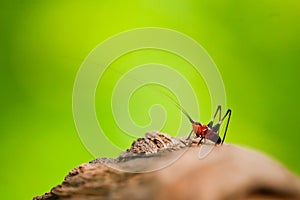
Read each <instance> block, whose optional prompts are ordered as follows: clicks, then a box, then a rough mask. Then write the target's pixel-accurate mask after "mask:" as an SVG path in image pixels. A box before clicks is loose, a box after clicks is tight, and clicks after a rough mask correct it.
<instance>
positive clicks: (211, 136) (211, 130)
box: [174, 102, 231, 145]
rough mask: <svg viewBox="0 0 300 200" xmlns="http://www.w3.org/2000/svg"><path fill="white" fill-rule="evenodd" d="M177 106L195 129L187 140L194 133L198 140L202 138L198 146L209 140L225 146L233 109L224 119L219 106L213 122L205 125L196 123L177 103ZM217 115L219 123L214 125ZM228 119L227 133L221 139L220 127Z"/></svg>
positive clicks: (228, 111)
mask: <svg viewBox="0 0 300 200" xmlns="http://www.w3.org/2000/svg"><path fill="white" fill-rule="evenodd" d="M174 103H175V102H174ZM175 104H176V106H177V107H178V108H179V109H180V110H181V111H182V113H183V114H184V115H185V116H186V117H187V118H188V119H189V121H190V122H191V124H192V127H193V129H192V131H191V132H190V134H189V136H188V138H187V140H189V139H190V137H191V135H192V133H195V134H196V138H198V137H200V140H199V142H198V145H199V144H201V142H202V141H203V139H208V140H210V141H213V142H214V143H216V144H223V142H224V140H225V137H226V132H227V129H228V125H229V121H230V117H231V109H228V110H227V111H226V113H225V115H224V116H223V117H222V115H221V105H219V106H218V107H217V110H216V112H215V114H214V115H213V117H212V120H211V121H210V122H209V123H208V124H207V125H205V124H201V123H200V122H197V121H194V120H193V119H192V118H191V117H190V115H189V114H188V113H187V112H186V111H185V110H184V109H183V108H182V107H181V106H180V105H179V104H177V103H175ZM217 115H218V122H217V123H216V124H214V122H215V119H216V117H217ZM226 117H227V122H226V127H225V131H224V134H223V139H221V137H220V136H219V132H220V127H221V125H222V123H223V121H224V120H225V119H226Z"/></svg>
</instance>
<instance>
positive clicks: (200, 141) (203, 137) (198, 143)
mask: <svg viewBox="0 0 300 200" xmlns="http://www.w3.org/2000/svg"><path fill="white" fill-rule="evenodd" d="M203 139H204V137H202V136H201V139H200V141H199V142H198V146H199V144H201V142H202V140H203Z"/></svg>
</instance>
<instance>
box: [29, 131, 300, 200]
mask: <svg viewBox="0 0 300 200" xmlns="http://www.w3.org/2000/svg"><path fill="white" fill-rule="evenodd" d="M186 142H187V141H185V140H184V139H182V138H172V137H170V136H168V135H164V134H160V133H158V132H151V133H148V134H147V135H146V137H145V138H141V139H139V140H137V141H135V142H134V143H133V145H132V147H131V148H130V149H128V150H127V151H126V152H125V153H124V154H122V155H121V156H120V157H119V158H117V159H105V158H102V159H96V160H94V161H92V162H91V163H86V164H82V165H80V166H79V167H76V168H75V169H73V170H71V172H70V173H69V174H68V175H67V176H66V178H65V180H64V181H63V183H62V184H61V185H58V186H56V187H54V188H52V190H51V191H50V192H49V193H47V194H45V195H43V196H40V197H35V198H34V199H35V200H41V199H47V200H56V199H62V200H75V199H76V200H78V199H84V200H96V199H97V200H98V199H131V200H140V199H145V200H148V199H149V200H150V199H172V200H182V199H191V200H192V199H197V200H199V199H209V200H214V199H253V200H254V199H300V181H299V178H298V177H297V176H295V175H294V174H292V173H291V172H290V171H288V170H287V169H286V168H285V167H283V166H282V165H281V164H279V163H278V162H276V161H274V160H272V159H270V158H269V157H267V156H266V155H264V154H262V153H260V152H257V151H254V150H251V149H248V148H244V147H239V146H237V145H230V144H225V143H224V144H223V145H222V146H221V145H219V146H215V147H214V148H213V151H212V152H211V153H210V154H209V155H208V156H207V157H205V158H204V159H199V158H198V155H199V148H200V147H199V146H197V145H194V143H197V141H193V143H192V144H191V145H190V144H189V142H188V143H186ZM187 144H189V145H188V146H191V147H189V148H186V145H187ZM178 155H181V156H178ZM174 156H175V157H176V156H178V157H179V159H177V160H176V161H175V162H173V163H172V164H170V165H168V166H165V164H166V161H168V160H170V159H172V158H174ZM107 165H109V166H112V165H113V166H114V167H120V168H123V169H124V167H125V166H134V167H136V168H137V169H139V170H141V169H145V170H147V169H153V167H161V166H165V167H163V168H162V169H160V170H157V171H153V172H148V173H128V172H124V171H119V170H116V169H113V168H111V167H108V166H107Z"/></svg>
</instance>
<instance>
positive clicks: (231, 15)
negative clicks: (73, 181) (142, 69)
mask: <svg viewBox="0 0 300 200" xmlns="http://www.w3.org/2000/svg"><path fill="white" fill-rule="evenodd" d="M0 5H1V7H0V10H1V12H0V16H1V17H0V20H1V21H0V24H1V33H0V34H1V39H0V41H1V49H0V51H1V52H0V61H1V68H0V87H1V98H0V103H1V115H0V132H1V135H0V141H1V142H0V146H1V151H0V152H1V159H2V162H1V167H0V169H1V171H2V173H3V175H2V182H3V184H2V187H1V189H0V190H1V194H2V195H1V197H2V198H3V199H30V198H32V197H33V196H35V195H41V194H43V193H44V192H47V191H49V190H50V188H51V187H52V186H54V185H57V184H59V183H61V181H62V179H63V177H64V176H65V175H66V174H67V172H68V171H69V170H70V169H72V168H73V167H75V166H77V165H79V164H81V163H83V162H88V161H90V160H92V159H93V158H92V156H91V155H90V154H89V153H88V151H87V150H86V149H85V147H84V146H83V145H82V144H81V142H80V139H79V137H78V135H77V132H76V128H75V125H74V122H73V116H72V89H73V83H74V80H75V77H76V73H77V70H78V69H79V67H80V65H81V63H82V61H83V59H84V58H85V57H86V56H87V54H88V53H89V52H90V51H91V50H92V49H93V48H94V47H95V46H96V45H97V44H99V43H100V42H102V41H103V40H105V39H106V38H108V37H109V36H112V35H114V34H117V33H119V32H121V31H125V30H128V29H132V28H139V27H149V26H151V27H164V28H170V29H174V30H177V31H180V32H182V33H184V34H186V35H188V36H190V37H192V38H194V39H195V40H196V41H198V42H199V43H200V44H201V45H202V46H203V47H204V48H205V49H206V50H207V51H208V53H209V54H210V55H211V57H212V58H213V60H214V61H215V63H216V64H217V66H218V68H219V70H220V73H221V74H222V77H223V80H224V83H225V87H226V92H227V100H228V107H230V108H231V109H232V110H233V115H232V121H231V124H230V129H229V133H228V135H227V138H226V141H227V142H230V143H238V144H242V145H245V146H250V147H254V148H256V149H259V150H261V151H264V152H267V153H268V154H270V155H271V156H272V157H274V158H276V159H277V160H280V161H281V162H282V163H283V164H284V165H286V166H287V167H288V168H289V169H291V170H292V171H294V172H296V173H297V174H298V175H299V174H300V160H299V141H300V134H299V130H298V127H297V124H298V121H299V115H298V114H299V112H300V109H299V104H298V103H299V101H300V98H299V97H300V95H299V90H298V89H297V88H298V87H299V85H300V78H299V75H300V69H299V67H300V66H299V63H300V56H299V52H300V37H299V35H300V3H299V1H292V0H288V1H277V0H275V1H274V0H273V1H271V0H262V1H238V0H235V1H234V0H232V1H220V0H219V1H208V0H206V1H196V0H189V1H127V2H126V1H88V2H84V1H82V2H79V1H51V2H50V1H49V2H48V1H43V2H42V1H30V0H29V1H26V2H23V1H7V2H1V3H0ZM143 55H144V56H145V57H147V54H146V53H145V54H143ZM194 79H195V78H194ZM191 81H193V77H191ZM297 91H298V92H297ZM136 95H137V96H138V94H136ZM206 96H207V94H205V97H204V98H206ZM97 98H98V99H99V96H97ZM142 111H143V112H145V111H144V110H142ZM208 111H209V112H210V109H209V110H208ZM172 112H174V113H177V111H172ZM209 112H207V113H206V114H205V113H204V114H205V116H204V117H203V120H208V119H209V116H210V113H209ZM134 113H138V110H135V111H134ZM138 115H139V116H140V115H141V113H138ZM170 116H171V118H170V120H176V118H177V117H179V116H180V115H179V114H178V113H177V114H171V115H170ZM201 119H202V118H201ZM112 131H113V130H112ZM127 146H130V144H128V145H127Z"/></svg>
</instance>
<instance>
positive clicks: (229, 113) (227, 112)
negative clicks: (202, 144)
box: [220, 109, 231, 144]
mask: <svg viewBox="0 0 300 200" xmlns="http://www.w3.org/2000/svg"><path fill="white" fill-rule="evenodd" d="M227 116H228V118H227V122H226V127H225V131H224V136H223V139H222V142H221V144H223V142H224V140H225V137H226V133H227V129H228V125H229V121H230V117H231V110H230V109H228V110H227V111H226V114H225V115H224V116H223V118H222V119H221V122H220V123H222V122H223V120H224V119H225V118H226V117H227Z"/></svg>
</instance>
